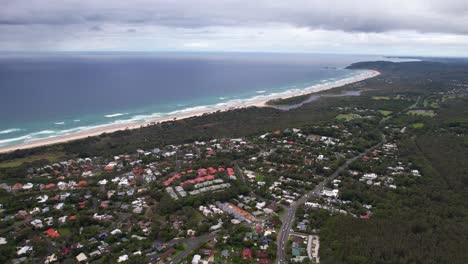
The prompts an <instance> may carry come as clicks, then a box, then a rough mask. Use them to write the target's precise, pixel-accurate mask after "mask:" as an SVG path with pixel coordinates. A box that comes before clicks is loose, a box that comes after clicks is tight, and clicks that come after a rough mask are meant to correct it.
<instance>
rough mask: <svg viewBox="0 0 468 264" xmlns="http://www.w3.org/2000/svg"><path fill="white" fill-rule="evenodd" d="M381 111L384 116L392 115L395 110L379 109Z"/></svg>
mask: <svg viewBox="0 0 468 264" xmlns="http://www.w3.org/2000/svg"><path fill="white" fill-rule="evenodd" d="M379 113H380V114H381V115H383V116H389V115H391V114H392V113H393V112H392V111H388V110H379Z"/></svg>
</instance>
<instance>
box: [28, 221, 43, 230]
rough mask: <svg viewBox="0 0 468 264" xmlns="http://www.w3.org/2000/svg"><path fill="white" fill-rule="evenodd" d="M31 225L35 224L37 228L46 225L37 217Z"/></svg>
mask: <svg viewBox="0 0 468 264" xmlns="http://www.w3.org/2000/svg"><path fill="white" fill-rule="evenodd" d="M31 225H32V226H34V227H35V228H43V227H44V225H43V224H42V221H41V220H39V219H35V220H33V221H31Z"/></svg>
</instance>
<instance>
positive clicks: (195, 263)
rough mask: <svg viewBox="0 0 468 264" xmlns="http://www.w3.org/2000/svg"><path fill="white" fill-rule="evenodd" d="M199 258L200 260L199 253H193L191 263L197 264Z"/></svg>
mask: <svg viewBox="0 0 468 264" xmlns="http://www.w3.org/2000/svg"><path fill="white" fill-rule="evenodd" d="M200 260H201V256H200V255H195V256H193V258H192V264H198V263H200Z"/></svg>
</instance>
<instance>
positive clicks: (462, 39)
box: [0, 0, 468, 56]
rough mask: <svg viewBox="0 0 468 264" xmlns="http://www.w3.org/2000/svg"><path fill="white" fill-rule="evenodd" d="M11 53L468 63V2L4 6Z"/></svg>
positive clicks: (161, 1)
mask: <svg viewBox="0 0 468 264" xmlns="http://www.w3.org/2000/svg"><path fill="white" fill-rule="evenodd" d="M0 4H1V7H0V50H3V51H90V50H91V51H101V50H103V51H262V52H312V53H358V54H382V55H429V56H468V0H359V1H357V0H356V1H355V0H278V1H277V0H236V1H234V0H0Z"/></svg>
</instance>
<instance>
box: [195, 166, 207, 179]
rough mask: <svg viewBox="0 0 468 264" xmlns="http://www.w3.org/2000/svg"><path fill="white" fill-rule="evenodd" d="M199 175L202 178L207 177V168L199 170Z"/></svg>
mask: <svg viewBox="0 0 468 264" xmlns="http://www.w3.org/2000/svg"><path fill="white" fill-rule="evenodd" d="M197 173H198V176H200V177H201V176H205V175H206V174H207V172H206V169H205V168H201V169H199V170H198V171H197Z"/></svg>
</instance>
